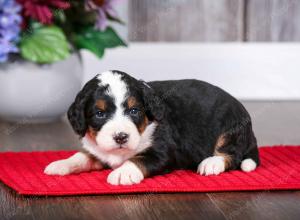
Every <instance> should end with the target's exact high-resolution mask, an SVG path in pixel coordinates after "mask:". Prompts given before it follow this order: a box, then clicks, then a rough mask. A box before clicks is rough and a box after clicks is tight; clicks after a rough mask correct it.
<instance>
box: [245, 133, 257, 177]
mask: <svg viewBox="0 0 300 220" xmlns="http://www.w3.org/2000/svg"><path fill="white" fill-rule="evenodd" d="M251 139H252V140H251V142H250V143H251V145H250V146H249V151H248V152H247V153H246V155H244V159H243V160H242V163H241V170H242V171H244V172H251V171H253V170H255V169H256V167H257V166H258V165H259V164H260V161H259V153H258V148H257V144H256V138H255V136H254V134H253V132H252V137H251Z"/></svg>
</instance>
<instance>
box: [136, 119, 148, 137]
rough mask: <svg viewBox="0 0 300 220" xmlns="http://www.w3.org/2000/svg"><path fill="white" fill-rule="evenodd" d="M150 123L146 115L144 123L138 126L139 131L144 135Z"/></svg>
mask: <svg viewBox="0 0 300 220" xmlns="http://www.w3.org/2000/svg"><path fill="white" fill-rule="evenodd" d="M148 123H149V119H148V117H147V116H146V115H145V116H144V121H143V122H142V123H141V124H140V125H139V126H138V131H139V133H140V134H142V133H143V132H144V131H145V129H146V127H147V125H148Z"/></svg>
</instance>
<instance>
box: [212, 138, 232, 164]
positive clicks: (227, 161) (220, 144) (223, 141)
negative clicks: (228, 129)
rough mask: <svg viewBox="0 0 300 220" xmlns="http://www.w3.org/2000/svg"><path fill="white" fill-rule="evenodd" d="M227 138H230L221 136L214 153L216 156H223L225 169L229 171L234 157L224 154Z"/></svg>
mask: <svg viewBox="0 0 300 220" xmlns="http://www.w3.org/2000/svg"><path fill="white" fill-rule="evenodd" d="M227 138H228V137H227V136H226V134H221V135H220V136H219V137H218V139H217V141H216V144H215V151H214V156H221V157H223V158H224V162H225V169H228V168H229V167H230V165H231V162H232V156H231V155H229V154H227V153H223V152H222V147H224V146H225V145H226V144H227V143H228V139H227Z"/></svg>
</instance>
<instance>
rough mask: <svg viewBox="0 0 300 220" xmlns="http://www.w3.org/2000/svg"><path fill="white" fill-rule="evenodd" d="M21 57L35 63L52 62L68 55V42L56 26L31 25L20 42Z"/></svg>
mask: <svg viewBox="0 0 300 220" xmlns="http://www.w3.org/2000/svg"><path fill="white" fill-rule="evenodd" d="M20 49H21V55H22V56H23V58H25V59H27V60H30V61H33V62H37V63H52V62H56V61H59V60H63V59H65V58H67V57H68V56H69V55H70V50H69V44H68V41H67V39H66V37H65V35H64V33H63V31H62V30H61V29H60V28H58V27H56V26H54V25H53V26H36V27H33V32H32V34H25V35H23V36H22V38H21V42H20Z"/></svg>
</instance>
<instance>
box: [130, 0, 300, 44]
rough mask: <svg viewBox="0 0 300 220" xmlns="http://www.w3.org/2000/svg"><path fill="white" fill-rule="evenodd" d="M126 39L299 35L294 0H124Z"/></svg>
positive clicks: (298, 4) (252, 38)
mask: <svg viewBox="0 0 300 220" xmlns="http://www.w3.org/2000/svg"><path fill="white" fill-rule="evenodd" d="M128 3H129V8H128V10H129V13H128V15H129V16H128V27H129V30H128V33H129V40H131V41H193V42H195V41H197V42H199V41H201V42H207V41H213V42H216V41H247V42H248V41H272V42H273V41H299V40H300V2H299V0H164V1H161V0H129V1H128Z"/></svg>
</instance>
